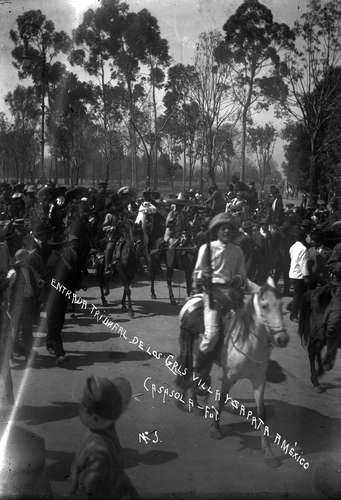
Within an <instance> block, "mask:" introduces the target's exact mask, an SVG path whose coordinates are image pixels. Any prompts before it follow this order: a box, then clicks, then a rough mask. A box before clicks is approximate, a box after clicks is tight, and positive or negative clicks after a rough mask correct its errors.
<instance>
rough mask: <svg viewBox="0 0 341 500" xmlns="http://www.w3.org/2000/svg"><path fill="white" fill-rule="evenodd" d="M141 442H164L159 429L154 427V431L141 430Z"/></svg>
mask: <svg viewBox="0 0 341 500" xmlns="http://www.w3.org/2000/svg"><path fill="white" fill-rule="evenodd" d="M139 443H144V444H150V443H152V444H157V443H162V441H160V439H159V434H158V431H157V430H156V429H154V430H153V431H144V432H139Z"/></svg>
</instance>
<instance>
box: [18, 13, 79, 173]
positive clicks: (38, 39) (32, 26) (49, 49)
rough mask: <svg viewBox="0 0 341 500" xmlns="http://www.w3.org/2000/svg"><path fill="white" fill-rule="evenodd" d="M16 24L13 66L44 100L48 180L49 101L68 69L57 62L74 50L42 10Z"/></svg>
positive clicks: (43, 125) (43, 122) (42, 107)
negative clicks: (47, 100)
mask: <svg viewBox="0 0 341 500" xmlns="http://www.w3.org/2000/svg"><path fill="white" fill-rule="evenodd" d="M16 22H17V30H11V31H10V38H11V40H12V41H13V42H14V44H15V48H14V50H13V51H12V56H13V58H14V63H13V65H14V66H15V68H17V69H18V74H19V78H20V79H25V78H28V77H30V78H32V80H33V83H34V85H35V88H36V91H37V95H38V97H39V99H40V106H41V175H42V176H44V146H45V108H46V104H45V98H46V95H47V93H48V90H49V85H50V84H52V83H54V82H56V81H58V79H59V78H60V77H61V74H62V73H63V70H64V65H62V64H61V63H60V62H58V61H54V59H55V58H56V56H57V55H58V54H60V53H64V54H65V53H67V52H68V51H69V50H70V46H71V40H70V38H69V36H68V35H67V34H66V33H65V32H64V31H56V30H55V26H54V23H53V22H52V21H50V20H48V19H46V17H45V16H44V15H43V14H42V12H41V10H29V11H27V12H25V13H24V14H22V15H21V16H18V17H17V20H16ZM53 61H54V62H53Z"/></svg>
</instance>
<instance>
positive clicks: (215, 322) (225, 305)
mask: <svg viewBox="0 0 341 500" xmlns="http://www.w3.org/2000/svg"><path fill="white" fill-rule="evenodd" d="M211 295H212V302H213V304H212V306H213V307H212V309H211V307H210V299H209V295H208V293H207V292H204V293H203V305H204V326H205V331H204V334H203V338H202V340H201V342H200V351H201V352H203V353H208V352H212V351H213V350H214V348H215V346H216V344H217V341H218V339H219V332H220V328H221V317H222V311H223V310H224V311H225V312H227V310H229V309H232V308H235V307H236V303H235V297H234V296H233V291H232V290H231V288H230V287H228V286H225V285H219V284H212V286H211Z"/></svg>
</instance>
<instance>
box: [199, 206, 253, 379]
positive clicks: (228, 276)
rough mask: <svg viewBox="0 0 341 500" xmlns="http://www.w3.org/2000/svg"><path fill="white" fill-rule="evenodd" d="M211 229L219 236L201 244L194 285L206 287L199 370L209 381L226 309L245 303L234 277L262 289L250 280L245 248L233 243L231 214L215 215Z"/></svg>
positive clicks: (201, 377) (233, 231) (200, 376)
mask: <svg viewBox="0 0 341 500" xmlns="http://www.w3.org/2000/svg"><path fill="white" fill-rule="evenodd" d="M209 230H210V231H213V230H216V231H217V239H216V240H214V241H210V242H209V243H208V244H205V245H202V246H201V247H200V249H199V253H198V258H197V262H196V265H195V269H194V272H193V281H194V287H195V288H197V287H198V286H203V287H204V292H203V304H204V325H205V331H204V335H203V338H202V340H201V343H200V346H199V354H198V359H197V366H196V373H197V375H198V376H199V379H201V381H203V382H204V383H205V382H206V383H207V384H208V385H209V379H210V378H209V373H210V371H211V366H212V363H213V352H214V348H215V346H216V343H217V341H218V339H219V333H220V323H221V317H222V314H223V311H225V312H228V310H231V309H234V310H235V309H238V308H240V307H241V306H242V305H243V292H242V289H241V288H240V289H236V288H235V287H233V286H232V283H231V282H232V280H233V279H234V278H235V277H236V276H239V277H240V278H241V281H242V282H243V283H247V284H248V285H249V287H251V288H254V290H253V291H258V289H259V287H258V286H257V285H254V284H253V283H252V282H250V281H249V280H247V277H246V269H245V259H244V254H243V251H242V249H241V248H240V247H239V246H238V245H236V244H234V243H233V239H234V238H235V237H236V236H237V235H238V228H237V227H236V226H235V225H234V223H233V221H232V220H231V218H230V217H229V215H228V214H227V213H220V214H218V215H216V216H215V217H213V219H212V220H211V222H210V225H209Z"/></svg>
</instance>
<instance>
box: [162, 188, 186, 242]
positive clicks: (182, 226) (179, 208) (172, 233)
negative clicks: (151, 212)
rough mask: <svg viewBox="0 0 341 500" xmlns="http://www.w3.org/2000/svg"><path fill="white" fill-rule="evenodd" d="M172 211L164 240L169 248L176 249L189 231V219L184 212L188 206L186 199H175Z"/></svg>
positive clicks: (169, 214)
mask: <svg viewBox="0 0 341 500" xmlns="http://www.w3.org/2000/svg"><path fill="white" fill-rule="evenodd" d="M172 205H173V206H172V209H171V211H170V212H169V213H168V215H167V218H166V230H165V235H164V240H165V242H166V243H168V245H169V248H174V247H176V246H177V244H178V243H179V240H180V237H181V235H182V233H183V232H184V231H186V230H187V226H188V223H187V218H186V216H185V214H184V212H183V208H184V206H185V205H186V201H185V200H184V199H179V198H178V199H175V200H173V203H172Z"/></svg>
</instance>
